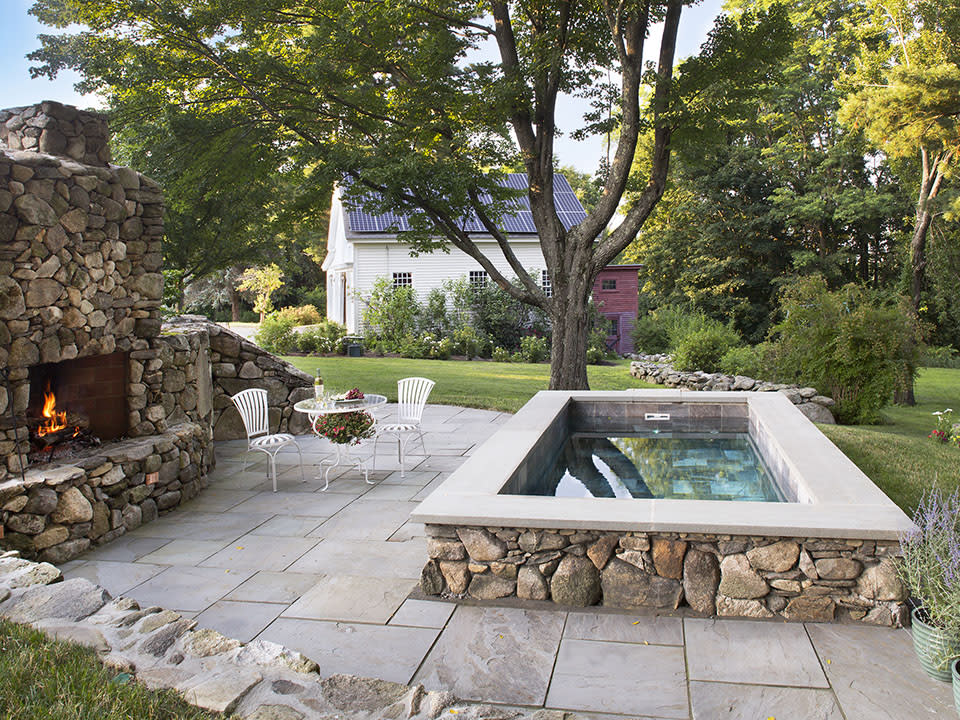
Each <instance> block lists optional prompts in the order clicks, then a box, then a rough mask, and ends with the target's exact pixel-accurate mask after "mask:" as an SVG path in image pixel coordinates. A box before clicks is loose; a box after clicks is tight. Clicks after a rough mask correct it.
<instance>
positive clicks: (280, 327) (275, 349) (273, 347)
mask: <svg viewBox="0 0 960 720" xmlns="http://www.w3.org/2000/svg"><path fill="white" fill-rule="evenodd" d="M296 324H297V323H296V322H295V321H294V319H293V318H290V317H287V318H282V317H279V315H278V314H277V313H271V314H270V315H267V316H266V317H265V318H264V319H263V322H262V323H260V329H259V330H257V336H256V339H257V344H258V345H259V346H260V347H262V348H263V349H264V350H267V351H269V352H272V353H277V354H278V355H285V354H287V353H289V352H291V351H293V350H296V349H297V344H298V343H297V334H296V333H295V332H294V331H293V327H294V326H295V325H296Z"/></svg>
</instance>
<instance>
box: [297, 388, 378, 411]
mask: <svg viewBox="0 0 960 720" xmlns="http://www.w3.org/2000/svg"><path fill="white" fill-rule="evenodd" d="M386 404H387V396H386V395H376V394H374V393H367V394H366V395H365V396H364V398H363V401H362V402H356V403H354V402H351V403H348V404H343V405H340V404H335V405H330V406H329V407H320V406H319V405H318V404H317V401H316V399H314V398H307V399H306V400H301V401H300V402H298V403H297V404H296V405H294V406H293V409H294V410H296V411H297V412H302V413H306V414H308V415H334V414H336V413H348V412H358V411H360V410H370V409H371V408H375V407H379V406H381V405H386Z"/></svg>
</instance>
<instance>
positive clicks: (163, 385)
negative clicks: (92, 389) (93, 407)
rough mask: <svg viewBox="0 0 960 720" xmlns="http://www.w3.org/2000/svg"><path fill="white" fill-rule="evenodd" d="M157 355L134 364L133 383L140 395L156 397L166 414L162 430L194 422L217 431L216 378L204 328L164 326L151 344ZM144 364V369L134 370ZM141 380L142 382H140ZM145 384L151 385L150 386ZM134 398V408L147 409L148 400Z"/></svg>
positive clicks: (210, 432)
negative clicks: (214, 412) (215, 408)
mask: <svg viewBox="0 0 960 720" xmlns="http://www.w3.org/2000/svg"><path fill="white" fill-rule="evenodd" d="M150 347H151V350H153V351H154V352H155V353H156V355H155V357H153V358H151V359H150V360H148V361H147V362H146V363H143V362H141V361H136V360H131V361H130V365H131V371H130V380H131V382H132V383H136V385H131V388H133V389H134V390H135V392H136V393H140V392H143V393H146V392H151V393H155V397H157V398H159V402H157V403H156V405H155V407H156V406H159V407H160V408H162V410H163V416H162V419H160V420H157V422H156V424H157V425H159V426H161V427H166V426H169V425H176V424H179V423H183V422H192V423H196V424H197V425H199V426H201V427H202V428H204V429H205V430H206V432H207V434H208V436H211V437H212V431H213V376H212V375H211V370H210V335H209V333H207V332H206V330H205V329H204V328H202V327H194V326H190V325H188V326H180V325H177V324H175V323H174V324H164V326H163V330H162V332H161V334H160V335H159V336H157V337H155V338H153V339H152V340H151V341H150ZM134 363H140V367H141V368H142V374H141V370H140V368H137V367H134ZM138 376H139V379H138ZM145 381H149V384H148V383H147V382H145ZM140 397H141V396H140V395H139V394H134V395H132V396H131V398H130V401H131V410H132V409H133V405H136V406H137V407H140V406H144V407H145V406H146V405H147V399H146V398H145V397H144V398H143V399H139V398H140Z"/></svg>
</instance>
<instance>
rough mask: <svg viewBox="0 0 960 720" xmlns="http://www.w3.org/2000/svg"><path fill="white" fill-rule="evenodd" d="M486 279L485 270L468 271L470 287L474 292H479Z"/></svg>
mask: <svg viewBox="0 0 960 720" xmlns="http://www.w3.org/2000/svg"><path fill="white" fill-rule="evenodd" d="M488 279H489V277H488V276H487V271H486V270H471V271H470V287H472V288H474V289H475V290H479V289H480V288H482V287H483V286H484V285H486V284H487V280H488Z"/></svg>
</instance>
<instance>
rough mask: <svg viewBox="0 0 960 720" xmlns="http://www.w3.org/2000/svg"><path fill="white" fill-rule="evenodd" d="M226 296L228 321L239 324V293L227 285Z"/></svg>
mask: <svg viewBox="0 0 960 720" xmlns="http://www.w3.org/2000/svg"><path fill="white" fill-rule="evenodd" d="M227 294H228V295H229V296H230V320H232V321H233V322H240V293H238V292H237V289H236V288H235V287H233V285H229V286H227Z"/></svg>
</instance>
